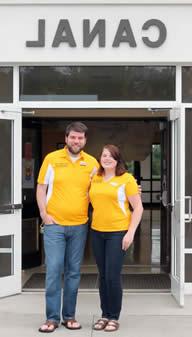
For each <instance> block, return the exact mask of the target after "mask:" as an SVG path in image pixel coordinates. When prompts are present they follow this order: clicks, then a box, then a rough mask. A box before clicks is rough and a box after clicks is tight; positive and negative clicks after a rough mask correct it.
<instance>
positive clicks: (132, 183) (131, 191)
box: [125, 174, 139, 197]
mask: <svg viewBox="0 0 192 337" xmlns="http://www.w3.org/2000/svg"><path fill="white" fill-rule="evenodd" d="M125 192H126V196H127V197H129V196H131V195H135V194H138V192H139V191H138V185H137V182H136V179H135V178H134V177H133V176H132V175H131V174H129V177H128V182H127V183H126V186H125Z"/></svg>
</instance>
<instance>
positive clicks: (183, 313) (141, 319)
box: [0, 292, 192, 337]
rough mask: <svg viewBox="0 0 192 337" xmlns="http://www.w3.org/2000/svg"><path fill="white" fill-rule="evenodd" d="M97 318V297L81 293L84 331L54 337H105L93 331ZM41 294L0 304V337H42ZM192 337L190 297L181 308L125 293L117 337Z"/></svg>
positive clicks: (159, 297)
mask: <svg viewBox="0 0 192 337" xmlns="http://www.w3.org/2000/svg"><path fill="white" fill-rule="evenodd" d="M99 314H100V310H99V302H98V294H97V293H83V292H80V293H79V296H78V305H77V319H78V320H79V321H80V322H81V324H82V326H83V329H81V330H77V331H71V330H67V329H65V328H64V327H62V326H61V327H59V329H57V330H56V331H55V332H54V333H53V336H55V337H56V336H58V337H59V336H71V337H76V336H77V337H78V336H79V337H96V336H98V337H104V336H105V337H106V333H105V332H101V331H94V330H92V328H91V327H92V323H93V321H95V320H96V319H97V318H98V317H99ZM44 319H45V318H44V293H22V294H21V295H16V296H11V297H7V298H3V299H1V300H0V336H1V337H13V336H14V337H36V336H38V337H40V336H41V337H42V336H45V335H46V334H41V333H39V332H38V328H39V326H40V325H41V324H42V323H43V322H44ZM191 334H192V296H187V297H186V298H185V307H184V308H180V307H179V306H178V305H177V303H176V302H175V300H174V299H173V298H172V297H171V295H170V294H160V293H159V294H152V293H137V294H134V293H126V294H124V298H123V310H122V314H121V319H120V330H118V331H117V332H113V333H112V336H119V337H190V336H191Z"/></svg>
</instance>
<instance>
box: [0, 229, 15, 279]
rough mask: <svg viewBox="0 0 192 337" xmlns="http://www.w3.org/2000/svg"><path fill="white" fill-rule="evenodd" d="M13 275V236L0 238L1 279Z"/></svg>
mask: <svg viewBox="0 0 192 337" xmlns="http://www.w3.org/2000/svg"><path fill="white" fill-rule="evenodd" d="M12 274H13V236H12V235H5V236H1V237H0V277H3V276H10V275H12Z"/></svg>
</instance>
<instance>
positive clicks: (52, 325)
mask: <svg viewBox="0 0 192 337" xmlns="http://www.w3.org/2000/svg"><path fill="white" fill-rule="evenodd" d="M58 326H59V325H58V323H56V322H54V321H46V322H45V323H44V324H43V325H41V327H40V328H39V332H45V333H49V332H53V331H55V329H57V328H58Z"/></svg>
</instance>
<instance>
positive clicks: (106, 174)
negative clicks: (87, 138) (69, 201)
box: [90, 145, 143, 331]
mask: <svg viewBox="0 0 192 337" xmlns="http://www.w3.org/2000/svg"><path fill="white" fill-rule="evenodd" d="M90 201H91V203H92V206H93V216H92V224H91V239H92V247H93V254H94V256H95V259H96V264H97V267H98V270H99V281H100V284H99V294H100V303H101V310H102V316H101V318H100V319H99V320H98V321H97V322H96V323H95V324H94V326H93V329H94V330H104V331H115V330H117V329H118V328H119V323H118V319H119V316H120V311H121V304H122V287H121V270H122V265H123V258H124V255H125V252H126V250H127V249H128V247H129V246H130V245H131V243H132V242H133V239H134V234H135V231H136V229H137V226H138V224H139V222H140V220H141V216H142V212H143V207H142V202H141V198H140V194H139V193H138V185H137V183H136V181H135V179H134V178H133V176H132V175H131V174H129V173H127V172H126V168H125V165H124V162H123V160H122V158H121V154H120V151H119V148H118V147H117V146H115V145H106V146H104V148H103V150H102V153H101V156H100V168H99V171H98V173H97V175H95V176H94V178H93V180H92V183H91V188H90ZM129 204H130V205H131V206H132V211H130V209H129Z"/></svg>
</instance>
